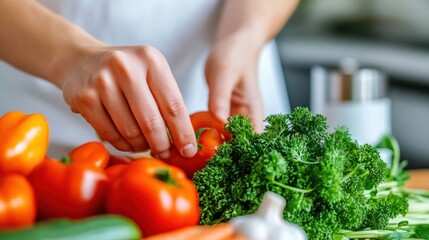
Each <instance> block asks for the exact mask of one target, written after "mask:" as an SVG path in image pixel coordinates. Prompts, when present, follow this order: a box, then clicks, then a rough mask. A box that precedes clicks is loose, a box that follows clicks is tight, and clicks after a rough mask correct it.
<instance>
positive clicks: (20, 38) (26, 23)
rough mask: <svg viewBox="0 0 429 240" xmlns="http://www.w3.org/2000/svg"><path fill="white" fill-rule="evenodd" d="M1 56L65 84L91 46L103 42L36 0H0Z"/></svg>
mask: <svg viewBox="0 0 429 240" xmlns="http://www.w3.org/2000/svg"><path fill="white" fill-rule="evenodd" d="M0 29H1V31H0V59H2V60H5V61H6V62H8V63H10V64H11V65H13V66H15V67H16V68H18V69H21V70H23V71H25V72H28V73H30V74H33V75H36V76H38V77H41V78H44V79H47V80H49V81H51V82H52V83H54V84H56V85H57V86H59V87H60V86H61V82H60V79H61V78H62V77H63V75H64V74H65V71H67V69H68V68H69V67H71V66H73V65H74V64H75V63H76V61H79V59H80V58H81V56H83V55H84V54H85V53H84V51H85V50H84V49H87V48H86V47H87V46H99V45H103V44H102V43H101V42H99V41H97V40H96V39H94V38H93V37H91V36H90V35H89V34H87V33H85V32H84V31H83V30H81V29H80V28H79V27H77V26H75V25H73V24H71V23H70V22H68V21H67V20H65V19H63V18H62V17H60V16H58V15H56V14H54V13H52V12H50V11H49V10H48V9H45V8H44V7H43V6H41V5H40V4H39V3H37V2H36V1H34V0H13V1H10V0H0Z"/></svg>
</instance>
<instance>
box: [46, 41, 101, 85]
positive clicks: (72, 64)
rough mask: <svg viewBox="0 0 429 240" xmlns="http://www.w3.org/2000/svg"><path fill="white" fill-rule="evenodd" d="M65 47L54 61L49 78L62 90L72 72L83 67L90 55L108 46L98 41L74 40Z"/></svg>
mask: <svg viewBox="0 0 429 240" xmlns="http://www.w3.org/2000/svg"><path fill="white" fill-rule="evenodd" d="M63 47H64V48H63V49H61V51H58V55H57V56H56V57H55V58H54V59H53V60H52V64H51V66H52V67H51V72H50V73H49V76H48V80H49V81H50V82H52V83H53V84H55V85H56V86H57V87H58V88H60V89H62V86H63V83H64V81H65V79H66V78H67V76H68V74H69V73H70V72H72V71H73V70H75V69H76V67H77V66H79V65H81V64H82V63H83V62H84V61H85V60H86V59H87V58H88V57H89V56H90V55H92V54H94V53H95V52H97V51H99V50H100V49H102V48H104V47H107V45H106V44H104V43H102V42H100V41H98V40H96V39H87V40H85V41H82V40H72V41H70V42H69V43H67V44H65V46H63Z"/></svg>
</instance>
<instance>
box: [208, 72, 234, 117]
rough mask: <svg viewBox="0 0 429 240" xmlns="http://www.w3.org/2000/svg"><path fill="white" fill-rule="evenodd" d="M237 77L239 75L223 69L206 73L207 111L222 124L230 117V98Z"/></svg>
mask: <svg viewBox="0 0 429 240" xmlns="http://www.w3.org/2000/svg"><path fill="white" fill-rule="evenodd" d="M239 77H240V75H239V73H237V72H235V71H231V70H225V69H218V70H216V71H212V72H211V73H209V74H207V73H206V79H207V85H208V87H209V111H210V112H211V113H213V114H214V115H215V116H216V117H217V118H218V119H220V120H222V121H224V122H226V121H227V119H228V117H229V115H230V112H231V96H232V92H233V91H234V87H235V85H236V84H237V82H238V81H237V80H238V79H239Z"/></svg>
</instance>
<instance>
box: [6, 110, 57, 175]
mask: <svg viewBox="0 0 429 240" xmlns="http://www.w3.org/2000/svg"><path fill="white" fill-rule="evenodd" d="M0 139H1V140H0V173H21V174H24V175H27V174H29V173H30V172H31V171H32V170H33V169H34V168H35V167H36V166H37V165H39V164H40V163H41V162H42V161H43V159H44V157H45V155H46V151H47V149H48V142H49V126H48V123H47V121H46V119H45V118H44V117H43V116H42V115H41V114H37V113H34V114H29V115H26V114H24V113H22V112H17V111H15V112H9V113H7V114H5V115H3V116H2V117H1V118H0Z"/></svg>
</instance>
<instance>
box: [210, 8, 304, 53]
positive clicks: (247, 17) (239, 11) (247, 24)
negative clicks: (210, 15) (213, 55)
mask: <svg viewBox="0 0 429 240" xmlns="http://www.w3.org/2000/svg"><path fill="white" fill-rule="evenodd" d="M298 3H299V0H230V1H226V2H225V5H224V7H223V10H222V13H221V19H220V22H219V25H218V29H217V33H216V41H219V40H222V39H224V38H226V37H230V36H234V35H243V36H244V35H245V36H246V37H248V39H247V42H248V43H251V44H254V45H256V46H260V47H262V46H263V45H264V43H266V42H267V41H269V40H271V39H272V38H273V37H275V36H276V35H277V33H278V32H279V31H280V29H281V28H282V27H283V25H284V24H285V22H286V21H287V20H288V19H289V17H290V16H291V15H292V13H293V11H294V10H295V8H296V6H297V5H298Z"/></svg>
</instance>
